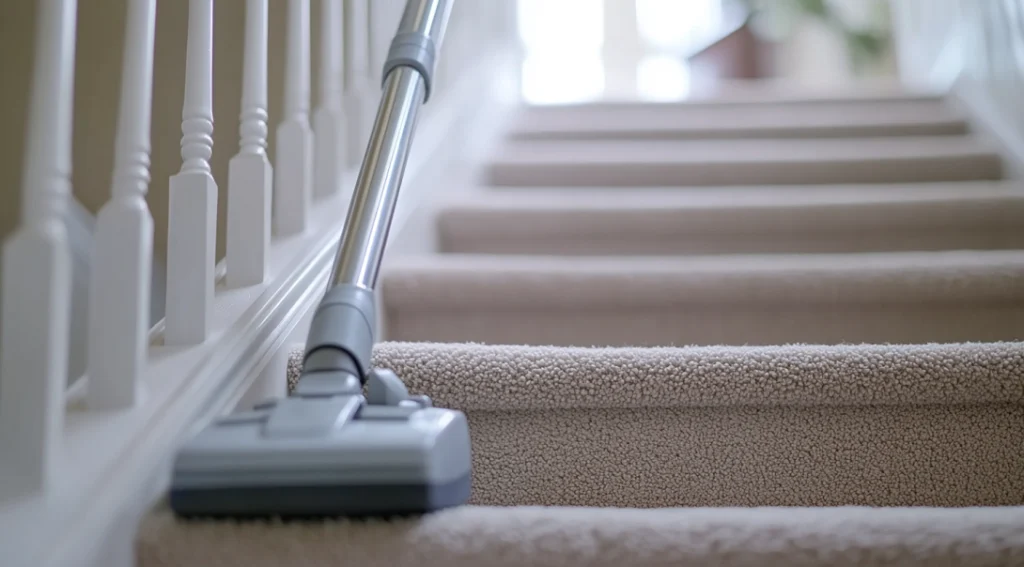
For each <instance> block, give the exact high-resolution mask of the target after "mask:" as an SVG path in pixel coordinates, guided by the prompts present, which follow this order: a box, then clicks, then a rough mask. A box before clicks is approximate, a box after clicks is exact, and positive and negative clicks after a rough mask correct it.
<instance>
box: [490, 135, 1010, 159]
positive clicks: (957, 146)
mask: <svg viewBox="0 0 1024 567" xmlns="http://www.w3.org/2000/svg"><path fill="white" fill-rule="evenodd" d="M994 154H996V149H995V148H994V146H992V145H991V144H989V143H987V142H985V141H983V140H982V139H981V138H977V137H972V136H958V137H939V136H929V137H906V138H844V139H812V140H805V139H765V140H530V141H510V142H505V143H504V144H503V145H502V146H501V147H500V149H499V150H498V151H496V152H495V154H494V155H493V156H492V158H491V160H492V161H493V162H495V163H502V164H516V165H523V164H532V163H537V164H548V163H554V164H570V163H571V164H580V165H589V164H602V165H608V164H623V163H628V164H633V163H636V164H656V163H707V162H716V163H741V162H750V163H762V162H776V161H777V162H800V161H812V162H814V161H862V160H871V161H892V160H900V159H913V158H918V157H928V158H941V157H947V156H990V155H994Z"/></svg>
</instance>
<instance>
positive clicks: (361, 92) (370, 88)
mask: <svg viewBox="0 0 1024 567" xmlns="http://www.w3.org/2000/svg"><path fill="white" fill-rule="evenodd" d="M344 2H345V18H344V19H345V21H344V25H345V34H344V43H345V48H344V60H345V65H344V73H343V75H344V79H345V95H344V112H345V120H346V123H345V127H346V128H345V131H346V137H345V142H346V143H345V152H346V165H348V166H349V167H358V166H359V164H360V163H361V162H362V160H363V154H364V153H366V143H367V141H368V140H369V138H370V130H371V129H372V128H373V119H374V116H375V114H376V106H377V101H378V98H379V96H380V79H379V78H377V77H376V76H375V75H373V74H372V73H371V72H370V51H369V47H370V43H369V41H370V34H369V32H368V27H369V22H370V11H369V5H368V4H367V2H369V0H344Z"/></svg>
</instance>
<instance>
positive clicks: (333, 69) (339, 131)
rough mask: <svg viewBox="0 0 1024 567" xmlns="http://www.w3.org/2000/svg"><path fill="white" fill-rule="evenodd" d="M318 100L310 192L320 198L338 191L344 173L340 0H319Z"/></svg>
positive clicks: (314, 127)
mask: <svg viewBox="0 0 1024 567" xmlns="http://www.w3.org/2000/svg"><path fill="white" fill-rule="evenodd" d="M321 6H322V8H321V14H320V73H319V74H320V100H319V101H318V102H319V104H318V105H317V108H316V111H315V112H314V113H313V135H314V158H313V195H314V196H315V197H319V198H323V197H330V196H331V195H334V194H335V193H337V192H338V189H339V188H340V187H341V179H342V176H343V175H344V172H345V167H344V159H342V156H344V151H345V144H344V133H345V130H344V128H345V125H344V123H343V121H342V111H341V108H342V96H343V89H344V87H343V84H342V79H343V77H342V73H343V69H342V58H343V55H344V54H343V53H342V44H343V43H344V35H343V30H344V20H343V17H342V12H343V6H342V0H321Z"/></svg>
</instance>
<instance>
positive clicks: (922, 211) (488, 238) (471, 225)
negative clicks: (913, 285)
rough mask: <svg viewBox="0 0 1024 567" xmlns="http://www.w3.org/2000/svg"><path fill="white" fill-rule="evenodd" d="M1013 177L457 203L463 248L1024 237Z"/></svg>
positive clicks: (546, 191)
mask: <svg viewBox="0 0 1024 567" xmlns="http://www.w3.org/2000/svg"><path fill="white" fill-rule="evenodd" d="M1022 225H1024V190H1022V186H1021V185H1020V184H1017V183H1009V182H1003V181H996V182H984V181H983V182H975V183H968V182H964V183H920V184H902V185H899V184H897V185H886V184H879V185H877V186H874V187H872V186H864V185H834V186H827V185H826V186H819V187H801V188H799V189H798V190H795V191H794V189H793V188H792V187H759V188H753V189H743V190H740V189H732V190H723V189H721V188H691V189H686V190H681V189H678V188H661V189H647V190H643V189H632V190H629V191H622V190H619V191H616V190H614V189H612V190H601V189H597V188H576V189H569V190H566V189H554V188H539V189H537V190H532V191H530V190H508V191H503V192H500V193H498V194H494V192H491V193H484V194H475V195H470V196H467V197H464V198H460V199H459V200H458V201H456V202H453V203H450V204H449V205H448V206H446V207H445V208H444V209H442V210H441V211H440V214H439V216H438V219H437V228H438V233H439V244H440V250H441V252H444V253H452V254H520V255H539V254H561V255H595V256H599V255H685V254H772V253H836V252H887V251H934V250H950V249H960V250H995V249H1024V230H1021V227H1022Z"/></svg>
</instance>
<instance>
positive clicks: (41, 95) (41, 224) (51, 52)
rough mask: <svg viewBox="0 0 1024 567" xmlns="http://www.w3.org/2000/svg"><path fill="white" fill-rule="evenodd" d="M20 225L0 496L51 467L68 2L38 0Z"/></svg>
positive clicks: (59, 391)
mask: <svg viewBox="0 0 1024 567" xmlns="http://www.w3.org/2000/svg"><path fill="white" fill-rule="evenodd" d="M38 6H39V10H38V24H37V30H36V44H35V53H36V60H35V70H34V74H33V79H32V91H31V93H32V94H31V98H30V99H29V101H30V102H29V106H30V110H29V118H28V132H27V145H26V152H25V169H24V181H23V186H22V199H23V201H22V217H21V225H20V226H19V227H18V229H17V231H16V232H15V233H14V235H13V236H12V237H11V238H10V240H8V241H7V243H6V245H5V246H4V251H3V282H2V285H3V287H2V288H0V289H2V291H0V293H2V295H3V298H2V302H0V310H2V311H0V326H2V329H0V336H2V341H3V342H2V343H0V499H4V500H6V499H9V498H17V497H23V496H26V495H29V494H32V493H36V492H39V491H45V490H46V488H47V487H48V486H50V484H51V483H52V481H53V479H54V477H55V475H56V473H57V472H58V470H57V469H58V463H57V460H58V451H59V449H60V447H61V444H62V433H63V423H64V389H65V387H66V384H67V358H68V334H69V320H70V314H71V260H70V253H69V248H68V240H67V234H66V232H65V228H64V219H63V216H64V211H65V208H66V207H67V201H68V199H69V198H70V195H71V180H70V175H71V113H72V100H73V94H72V93H73V91H74V82H75V81H74V73H75V70H74V69H75V19H76V16H77V8H78V7H77V2H76V1H75V0H40V1H39V2H38Z"/></svg>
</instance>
